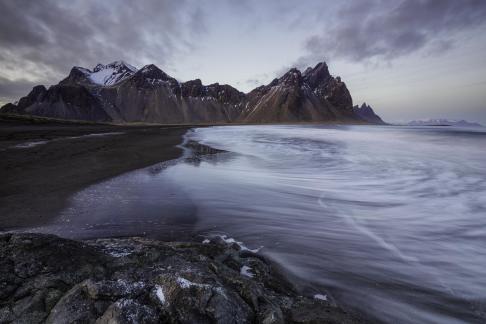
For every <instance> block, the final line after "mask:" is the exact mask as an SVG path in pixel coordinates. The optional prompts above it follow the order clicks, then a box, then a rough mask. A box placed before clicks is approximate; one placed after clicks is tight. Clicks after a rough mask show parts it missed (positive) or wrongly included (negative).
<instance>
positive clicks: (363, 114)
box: [353, 102, 386, 125]
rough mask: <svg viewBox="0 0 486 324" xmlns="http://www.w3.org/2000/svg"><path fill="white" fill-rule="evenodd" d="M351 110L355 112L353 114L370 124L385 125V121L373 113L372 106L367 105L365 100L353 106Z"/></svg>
mask: <svg viewBox="0 0 486 324" xmlns="http://www.w3.org/2000/svg"><path fill="white" fill-rule="evenodd" d="M353 112H354V113H355V115H357V116H358V117H360V118H361V119H363V120H365V121H367V122H369V123H371V124H378V125H386V123H385V122H384V121H383V120H382V119H381V118H380V116H378V115H377V114H375V112H374V111H373V108H371V106H369V105H367V104H366V102H363V104H362V105H361V107H360V106H358V105H356V106H354V107H353Z"/></svg>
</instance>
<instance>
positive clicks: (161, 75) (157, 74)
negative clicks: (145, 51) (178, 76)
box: [137, 64, 175, 81]
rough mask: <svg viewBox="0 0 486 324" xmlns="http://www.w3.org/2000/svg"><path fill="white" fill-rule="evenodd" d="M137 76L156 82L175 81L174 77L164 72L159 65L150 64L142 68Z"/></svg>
mask: <svg viewBox="0 0 486 324" xmlns="http://www.w3.org/2000/svg"><path fill="white" fill-rule="evenodd" d="M137 75H142V76H143V77H145V78H149V79H154V80H162V81H167V80H175V79H174V78H173V77H171V76H169V75H168V74H167V73H165V72H164V71H162V70H161V69H160V68H159V67H158V66H157V65H155V64H148V65H145V66H144V67H143V68H141V69H140V70H139V71H138V72H137Z"/></svg>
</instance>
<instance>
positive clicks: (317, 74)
mask: <svg viewBox="0 0 486 324" xmlns="http://www.w3.org/2000/svg"><path fill="white" fill-rule="evenodd" d="M303 78H304V81H305V82H306V83H307V84H308V85H309V86H310V87H311V88H312V89H315V88H316V87H318V86H319V85H320V84H323V83H328V82H329V80H330V79H331V78H332V76H331V74H330V73H329V68H328V66H327V64H326V63H325V62H320V63H318V64H317V65H316V66H315V67H313V68H312V67H308V68H307V69H306V70H305V72H304V74H303ZM338 81H341V80H340V79H339V80H338Z"/></svg>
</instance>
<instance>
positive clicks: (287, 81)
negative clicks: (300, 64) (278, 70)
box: [278, 68, 302, 86]
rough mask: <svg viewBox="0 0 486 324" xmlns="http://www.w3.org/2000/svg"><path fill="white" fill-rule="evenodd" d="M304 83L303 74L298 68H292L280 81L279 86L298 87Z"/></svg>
mask: <svg viewBox="0 0 486 324" xmlns="http://www.w3.org/2000/svg"><path fill="white" fill-rule="evenodd" d="M301 83H302V73H301V72H300V71H299V70H298V69H297V68H291V69H290V70H289V71H288V72H287V73H285V74H284V75H283V76H282V77H280V78H279V79H278V84H279V85H281V84H284V85H289V86H298V85H300V84H301Z"/></svg>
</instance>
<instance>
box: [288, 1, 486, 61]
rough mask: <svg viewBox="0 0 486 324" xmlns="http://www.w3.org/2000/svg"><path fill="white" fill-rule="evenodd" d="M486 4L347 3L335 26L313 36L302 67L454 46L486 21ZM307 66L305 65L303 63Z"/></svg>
mask: <svg viewBox="0 0 486 324" xmlns="http://www.w3.org/2000/svg"><path fill="white" fill-rule="evenodd" d="M485 17H486V1H484V0H460V1H458V0H402V1H384V0H361V1H354V2H350V3H348V4H346V5H344V6H343V7H342V8H341V9H340V10H339V11H338V13H337V17H336V19H335V20H334V24H333V25H332V26H326V28H325V29H324V30H323V31H322V33H321V34H319V35H315V36H312V37H310V38H309V39H308V40H307V42H306V44H305V47H306V50H307V51H308V54H307V55H305V56H303V57H302V58H300V60H299V62H298V64H304V63H310V62H315V61H316V60H320V59H322V58H323V56H325V57H327V58H331V59H335V58H339V59H346V60H350V61H357V62H359V61H364V60H369V59H383V60H388V61H390V60H393V59H395V58H397V57H400V56H404V55H408V54H411V53H413V52H416V51H418V50H421V49H423V48H426V47H430V49H431V50H432V52H435V53H436V52H437V51H439V50H442V51H443V50H447V49H450V48H451V47H452V46H453V42H454V36H455V35H456V33H457V32H460V31H463V30H466V29H471V28H474V27H477V26H479V25H482V24H484V23H485V22H486V19H485ZM304 65H305V64H304Z"/></svg>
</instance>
